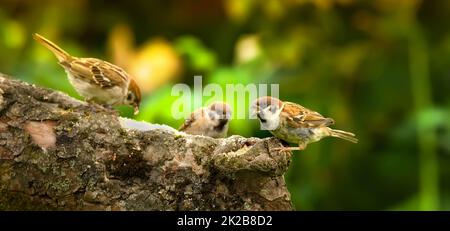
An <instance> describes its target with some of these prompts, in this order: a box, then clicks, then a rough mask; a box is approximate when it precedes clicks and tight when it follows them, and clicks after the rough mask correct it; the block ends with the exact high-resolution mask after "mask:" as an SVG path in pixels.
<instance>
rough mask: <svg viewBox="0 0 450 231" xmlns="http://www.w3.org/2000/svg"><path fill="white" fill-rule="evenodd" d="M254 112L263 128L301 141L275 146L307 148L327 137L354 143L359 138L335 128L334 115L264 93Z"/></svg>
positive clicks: (289, 138) (286, 139)
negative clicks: (285, 145) (295, 145)
mask: <svg viewBox="0 0 450 231" xmlns="http://www.w3.org/2000/svg"><path fill="white" fill-rule="evenodd" d="M251 110H252V113H253V114H254V115H256V116H257V117H258V119H259V121H260V123H261V129H265V130H269V131H270V132H271V133H272V134H273V135H274V136H276V137H278V138H279V139H281V140H284V141H287V142H288V143H295V144H298V146H297V147H283V148H276V149H275V150H282V151H292V150H304V149H305V148H306V146H307V145H308V144H309V143H312V142H316V141H319V140H321V139H322V138H324V137H327V136H332V137H338V138H341V139H344V140H347V141H350V142H353V143H357V142H358V139H357V138H355V134H353V133H351V132H346V131H341V130H336V129H331V128H329V127H328V126H330V125H333V124H334V120H333V119H331V118H325V117H323V116H322V115H321V114H319V113H317V112H315V111H312V110H309V109H307V108H305V107H303V106H301V105H299V104H296V103H291V102H283V101H281V100H279V99H277V98H274V97H270V96H264V97H260V98H258V99H256V100H255V101H254V103H253V104H252V109H251Z"/></svg>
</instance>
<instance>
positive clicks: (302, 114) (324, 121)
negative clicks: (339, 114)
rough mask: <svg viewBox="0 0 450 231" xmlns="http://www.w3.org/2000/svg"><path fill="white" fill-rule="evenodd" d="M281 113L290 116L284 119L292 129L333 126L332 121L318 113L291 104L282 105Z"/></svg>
mask: <svg viewBox="0 0 450 231" xmlns="http://www.w3.org/2000/svg"><path fill="white" fill-rule="evenodd" d="M282 113H287V114H289V115H291V116H285V118H287V119H286V122H287V123H288V125H289V126H291V127H294V128H314V127H325V126H329V125H332V124H334V120H333V119H331V118H326V117H323V116H322V115H321V114H319V113H318V112H315V111H312V110H309V109H307V108H305V107H303V106H301V105H298V104H295V103H291V102H285V103H284V107H283V112H282Z"/></svg>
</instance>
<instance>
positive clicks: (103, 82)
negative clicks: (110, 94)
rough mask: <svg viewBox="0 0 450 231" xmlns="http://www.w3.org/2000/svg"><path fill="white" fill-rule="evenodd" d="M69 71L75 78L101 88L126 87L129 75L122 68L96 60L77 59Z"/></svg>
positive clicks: (70, 65)
mask: <svg viewBox="0 0 450 231" xmlns="http://www.w3.org/2000/svg"><path fill="white" fill-rule="evenodd" d="M69 71H70V72H71V73H72V75H73V76H74V77H77V78H81V79H84V80H85V81H89V82H91V83H95V84H97V85H99V86H100V87H101V88H111V87H114V86H120V87H122V86H124V85H126V84H128V81H129V80H128V79H129V78H128V75H127V73H126V72H125V71H123V70H122V69H121V68H119V67H117V66H115V65H113V64H111V63H108V62H105V61H102V60H99V59H94V58H83V59H76V60H74V61H72V62H70V63H69Z"/></svg>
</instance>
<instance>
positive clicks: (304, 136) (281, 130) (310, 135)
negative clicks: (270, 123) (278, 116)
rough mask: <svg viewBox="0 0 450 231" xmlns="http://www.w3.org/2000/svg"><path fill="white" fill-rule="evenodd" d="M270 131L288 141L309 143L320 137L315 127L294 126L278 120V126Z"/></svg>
mask: <svg viewBox="0 0 450 231" xmlns="http://www.w3.org/2000/svg"><path fill="white" fill-rule="evenodd" d="M271 132H272V134H273V135H275V136H276V137H278V138H280V139H282V140H285V141H287V142H289V143H299V142H307V143H309V142H314V141H316V140H318V139H320V137H319V136H320V134H319V133H320V131H319V130H318V129H317V128H295V127H291V126H289V125H288V124H287V123H286V122H285V121H280V126H279V127H278V128H277V129H275V130H273V131H271Z"/></svg>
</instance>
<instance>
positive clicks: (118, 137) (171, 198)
mask: <svg viewBox="0 0 450 231" xmlns="http://www.w3.org/2000/svg"><path fill="white" fill-rule="evenodd" d="M136 126H137V128H139V129H131V128H132V127H136ZM280 145H281V144H280V143H279V141H278V140H277V139H274V138H266V139H257V138H243V137H240V136H232V137H229V138H227V139H212V138H209V137H203V136H191V135H186V134H184V133H182V132H178V131H175V130H173V129H170V128H167V127H165V126H156V125H151V124H147V123H145V124H144V123H143V122H136V121H132V120H128V119H124V118H120V117H118V116H117V113H112V112H111V111H109V110H99V109H98V107H97V108H95V107H93V106H91V105H89V104H87V103H85V102H81V101H78V100H76V99H73V98H71V97H69V96H67V95H65V94H63V93H60V92H56V91H53V90H49V89H44V88H40V87H35V86H32V85H29V84H27V83H23V82H21V81H17V80H12V79H10V78H8V77H7V76H5V75H1V74H0V210H292V209H293V208H292V204H291V201H290V194H289V192H288V190H287V188H286V185H285V182H284V178H283V174H284V172H285V171H286V169H287V168H288V165H289V162H290V157H291V153H279V152H274V153H271V152H270V151H269V150H270V148H272V147H278V146H280Z"/></svg>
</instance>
